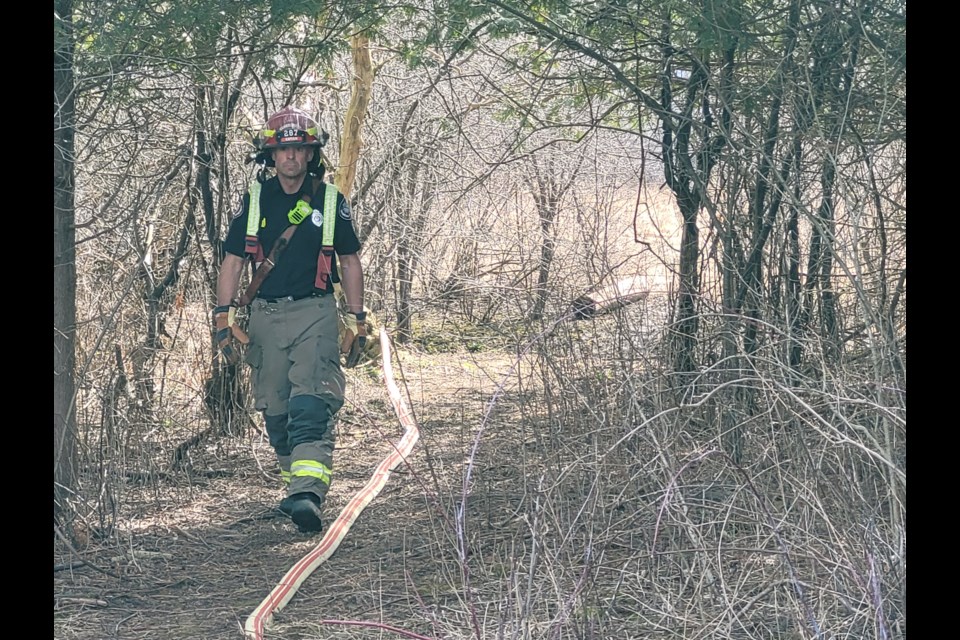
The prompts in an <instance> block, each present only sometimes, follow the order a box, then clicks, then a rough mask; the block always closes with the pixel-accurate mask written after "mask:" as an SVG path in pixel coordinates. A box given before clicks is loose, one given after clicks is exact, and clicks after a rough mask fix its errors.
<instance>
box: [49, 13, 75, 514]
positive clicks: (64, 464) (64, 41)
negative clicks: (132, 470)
mask: <svg viewBox="0 0 960 640" xmlns="http://www.w3.org/2000/svg"><path fill="white" fill-rule="evenodd" d="M55 9H56V11H55V14H56V15H55V16H54V19H55V20H54V26H55V30H54V37H55V42H54V64H53V481H54V484H53V513H54V523H55V524H56V523H63V522H65V521H66V520H67V519H68V515H69V514H68V508H67V498H68V497H69V496H70V495H71V494H73V493H74V492H75V491H76V484H77V414H76V402H75V394H76V381H75V379H74V376H75V371H74V367H75V364H76V317H77V298H76V291H77V253H76V242H75V240H76V228H75V226H74V215H75V211H74V146H75V141H74V127H75V124H76V121H75V111H74V109H75V93H74V89H75V87H74V74H73V39H74V34H73V1H72V0H58V1H57V2H56V5H55Z"/></svg>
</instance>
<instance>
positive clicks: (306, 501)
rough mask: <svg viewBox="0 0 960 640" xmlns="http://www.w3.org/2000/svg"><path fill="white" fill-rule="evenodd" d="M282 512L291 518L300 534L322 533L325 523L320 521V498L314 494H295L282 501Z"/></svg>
mask: <svg viewBox="0 0 960 640" xmlns="http://www.w3.org/2000/svg"><path fill="white" fill-rule="evenodd" d="M280 512H281V513H283V514H284V515H286V516H289V518H290V519H291V520H293V523H294V524H295V525H297V527H299V529H300V533H320V532H321V531H323V521H322V520H321V519H320V516H321V511H320V498H318V497H317V496H316V495H314V494H312V493H295V494H293V495H292V496H287V497H286V498H284V499H283V500H281V501H280Z"/></svg>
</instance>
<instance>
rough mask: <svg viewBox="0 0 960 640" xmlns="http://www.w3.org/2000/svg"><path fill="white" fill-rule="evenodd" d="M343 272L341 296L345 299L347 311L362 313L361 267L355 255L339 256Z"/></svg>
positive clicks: (357, 256) (358, 258) (358, 257)
mask: <svg viewBox="0 0 960 640" xmlns="http://www.w3.org/2000/svg"><path fill="white" fill-rule="evenodd" d="M340 267H341V268H342V270H343V278H342V285H343V294H344V296H346V298H347V310H348V311H353V312H355V313H357V312H360V311H363V267H362V266H361V265H360V256H359V255H358V254H356V253H353V254H349V255H345V256H340Z"/></svg>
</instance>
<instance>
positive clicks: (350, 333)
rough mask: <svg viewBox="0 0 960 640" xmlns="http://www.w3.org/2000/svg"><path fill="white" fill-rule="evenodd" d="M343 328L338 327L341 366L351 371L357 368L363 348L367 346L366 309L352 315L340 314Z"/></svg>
mask: <svg viewBox="0 0 960 640" xmlns="http://www.w3.org/2000/svg"><path fill="white" fill-rule="evenodd" d="M340 320H341V322H342V323H343V326H341V327H340V353H341V354H342V355H343V356H344V363H343V366H344V367H346V368H347V369H352V368H353V367H355V366H357V363H358V362H359V361H360V356H361V355H363V348H364V347H365V346H366V345H367V308H366V307H364V308H363V311H360V312H359V313H354V312H352V311H347V312H346V313H342V314H340Z"/></svg>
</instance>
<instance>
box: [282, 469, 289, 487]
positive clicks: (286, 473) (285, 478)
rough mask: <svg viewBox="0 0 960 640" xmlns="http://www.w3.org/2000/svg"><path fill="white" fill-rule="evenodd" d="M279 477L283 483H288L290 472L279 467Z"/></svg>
mask: <svg viewBox="0 0 960 640" xmlns="http://www.w3.org/2000/svg"><path fill="white" fill-rule="evenodd" d="M280 479H281V480H283V483H284V484H290V472H289V471H285V470H283V469H280Z"/></svg>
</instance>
